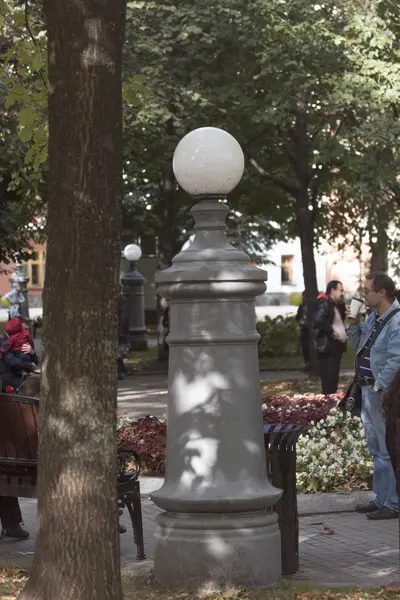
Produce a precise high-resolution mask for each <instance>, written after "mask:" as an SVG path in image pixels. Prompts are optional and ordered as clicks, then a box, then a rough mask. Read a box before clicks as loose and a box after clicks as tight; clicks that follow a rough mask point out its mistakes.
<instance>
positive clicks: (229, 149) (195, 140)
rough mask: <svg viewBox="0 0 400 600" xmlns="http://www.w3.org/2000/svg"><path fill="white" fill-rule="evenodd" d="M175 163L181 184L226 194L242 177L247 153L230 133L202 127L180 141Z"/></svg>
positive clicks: (196, 193)
mask: <svg viewBox="0 0 400 600" xmlns="http://www.w3.org/2000/svg"><path fill="white" fill-rule="evenodd" d="M172 166H173V169H174V174H175V177H176V179H177V181H178V183H179V185H180V186H181V187H182V188H183V189H184V190H185V191H186V192H188V194H191V195H192V196H194V197H197V196H207V195H212V196H215V195H219V196H221V197H224V196H226V195H227V194H229V193H230V192H231V191H232V190H233V189H234V188H235V187H236V186H237V185H238V183H239V182H240V180H241V179H242V176H243V171H244V155H243V151H242V148H241V147H240V144H239V143H238V142H237V140H236V139H235V138H234V137H233V136H232V135H231V134H230V133H228V132H227V131H224V130H223V129H217V128H216V127H202V128H200V129H195V130H194V131H192V132H190V133H188V134H187V135H186V136H185V137H184V138H183V139H182V140H181V141H180V142H179V144H178V146H177V147H176V150H175V153H174V158H173V161H172Z"/></svg>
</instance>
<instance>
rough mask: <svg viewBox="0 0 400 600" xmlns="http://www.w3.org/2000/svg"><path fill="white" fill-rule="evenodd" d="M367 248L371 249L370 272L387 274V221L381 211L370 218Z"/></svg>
mask: <svg viewBox="0 0 400 600" xmlns="http://www.w3.org/2000/svg"><path fill="white" fill-rule="evenodd" d="M369 238H370V242H369V246H370V249H371V261H370V271H371V273H376V272H377V271H382V272H383V273H387V271H388V268H389V256H388V255H389V235H388V219H387V217H386V214H385V213H384V211H382V210H379V209H378V210H377V212H376V214H374V215H371V217H370V227H369Z"/></svg>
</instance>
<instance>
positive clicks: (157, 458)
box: [118, 394, 340, 475]
mask: <svg viewBox="0 0 400 600" xmlns="http://www.w3.org/2000/svg"><path fill="white" fill-rule="evenodd" d="M339 396H340V394H338V395H336V396H320V395H315V394H304V395H303V396H294V397H292V398H290V397H288V396H266V397H264V399H263V400H264V404H263V421H264V423H265V424H267V425H274V424H275V425H310V424H311V425H313V424H314V423H318V421H321V420H323V419H325V418H326V417H327V415H328V413H329V411H330V410H331V408H333V407H334V406H336V405H337V402H338V397H339ZM166 435H167V423H166V422H165V421H160V420H159V419H157V417H151V416H147V417H144V418H142V419H138V420H137V421H134V422H132V423H129V424H126V425H123V426H122V427H121V429H120V430H119V431H118V450H120V451H125V452H129V451H130V450H136V452H138V454H139V455H140V458H141V461H142V470H143V471H144V472H147V473H149V474H150V473H154V474H157V475H161V474H164V471H165V454H166V449H165V445H166Z"/></svg>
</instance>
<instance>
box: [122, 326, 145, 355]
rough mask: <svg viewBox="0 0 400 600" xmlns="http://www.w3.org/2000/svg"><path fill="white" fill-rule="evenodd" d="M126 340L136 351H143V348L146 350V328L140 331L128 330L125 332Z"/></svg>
mask: <svg viewBox="0 0 400 600" xmlns="http://www.w3.org/2000/svg"><path fill="white" fill-rule="evenodd" d="M126 341H127V343H128V344H129V346H130V348H131V350H136V351H137V352H143V351H144V350H147V349H148V347H149V345H148V340H147V329H145V330H144V331H141V332H134V333H133V332H128V333H127V334H126Z"/></svg>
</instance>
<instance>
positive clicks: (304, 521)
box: [0, 499, 399, 587]
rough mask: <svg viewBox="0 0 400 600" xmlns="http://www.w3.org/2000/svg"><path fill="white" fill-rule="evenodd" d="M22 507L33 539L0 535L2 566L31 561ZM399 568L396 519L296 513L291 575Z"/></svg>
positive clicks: (362, 579)
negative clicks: (296, 560)
mask: <svg viewBox="0 0 400 600" xmlns="http://www.w3.org/2000/svg"><path fill="white" fill-rule="evenodd" d="M142 504H143V527H144V536H145V549H146V554H147V558H148V559H151V558H152V556H153V533H154V528H155V516H156V515H157V513H158V512H159V509H158V508H157V507H156V506H154V504H153V503H152V502H151V501H150V500H148V499H143V501H142ZM21 507H22V511H23V516H24V519H25V524H26V527H27V529H29V531H30V532H31V533H32V535H31V538H30V539H29V540H27V541H25V542H15V541H11V540H6V539H3V540H0V566H21V567H24V566H29V564H30V563H31V561H32V556H33V551H34V548H35V533H34V530H35V518H36V501H35V500H26V499H22V500H21ZM121 520H122V523H124V524H125V525H126V526H127V528H128V532H127V533H126V534H124V535H122V536H121V557H122V566H123V568H132V566H133V565H134V564H135V553H136V551H135V546H134V544H133V539H132V533H131V529H130V524H129V519H128V516H127V514H126V513H125V514H124V515H123V517H122V519H121ZM324 526H327V527H329V528H331V529H332V530H333V532H334V533H333V534H332V535H322V534H321V533H320V532H321V531H322V529H323V527H324ZM147 564H148V562H147ZM137 566H138V567H139V566H140V564H137ZM398 567H399V531H398V522H397V521H386V522H380V523H379V522H372V521H367V520H366V518H365V517H364V516H363V515H357V514H355V513H340V514H330V515H320V516H319V515H314V516H311V517H301V518H300V571H299V573H297V574H296V575H295V576H293V577H294V579H301V580H305V581H309V582H311V583H313V584H318V585H328V586H334V585H361V586H365V587H367V586H373V587H379V586H380V585H383V584H386V583H389V582H390V581H392V580H393V579H395V578H396V576H399V572H398ZM134 570H135V568H134Z"/></svg>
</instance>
